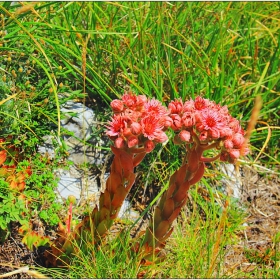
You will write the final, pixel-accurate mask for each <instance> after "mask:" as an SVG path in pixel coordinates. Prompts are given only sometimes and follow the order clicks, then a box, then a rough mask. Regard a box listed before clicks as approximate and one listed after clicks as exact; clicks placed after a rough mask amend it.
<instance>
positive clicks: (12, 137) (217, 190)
mask: <svg viewBox="0 0 280 280" xmlns="http://www.w3.org/2000/svg"><path fill="white" fill-rule="evenodd" d="M279 14H280V6H279V3H277V2H271V3H268V2H265V3H262V2H238V3H235V2H225V3H223V2H202V3H201V2H36V3H29V2H3V3H1V4H0V16H1V18H0V23H1V34H0V36H1V39H0V51H1V59H0V72H1V81H0V85H1V86H0V102H1V103H0V120H1V123H0V132H1V135H0V137H1V143H0V144H1V146H0V148H1V150H0V163H1V182H0V183H1V193H0V195H1V197H0V201H1V209H0V211H1V218H0V228H1V243H2V245H1V253H0V256H3V255H4V254H3V253H2V252H4V250H5V249H4V248H5V246H4V245H5V244H8V243H7V242H9V240H10V239H9V238H11V237H12V234H13V229H14V228H13V226H14V222H18V223H19V227H20V229H19V232H20V234H21V236H20V237H19V240H21V241H23V243H25V246H27V247H28V248H29V249H33V250H35V251H36V250H38V248H42V246H41V245H47V246H49V245H51V243H52V240H50V239H53V238H57V236H55V234H54V235H53V236H51V234H50V232H56V229H57V226H58V225H60V226H59V228H60V233H63V232H64V233H65V228H67V229H68V233H69V226H70V221H71V215H72V214H71V211H72V210H71V208H72V207H73V209H74V210H75V203H72V202H71V200H70V201H65V202H64V203H58V202H57V201H56V195H55V189H56V187H57V178H55V177H54V176H53V170H54V169H55V168H58V167H59V166H64V167H65V166H67V165H68V164H69V163H68V162H67V147H66V146H65V143H64V140H63V139H64V138H63V136H65V135H67V134H69V132H67V131H65V130H64V129H63V128H62V127H61V124H60V121H61V120H62V119H63V117H64V116H63V114H62V112H61V111H60V107H61V105H63V104H64V103H65V102H66V101H69V100H72V101H75V102H82V103H83V104H86V105H87V106H90V107H92V108H93V110H95V112H96V114H97V117H98V120H99V122H100V124H101V125H100V129H99V128H98V129H95V130H93V132H92V133H93V134H92V136H91V137H101V136H102V135H105V132H106V127H105V125H106V123H107V125H108V121H109V120H110V117H111V109H110V104H114V103H111V102H112V101H113V100H121V98H122V96H123V94H124V92H129V91H132V92H133V93H135V94H136V96H146V97H147V98H148V99H150V100H152V99H153V98H155V99H156V100H158V101H159V102H160V103H161V104H162V105H165V106H167V107H168V104H173V103H172V102H174V100H179V98H181V99H182V101H183V102H185V101H187V100H190V99H191V98H192V100H195V99H196V98H197V97H198V96H201V97H203V98H204V99H203V100H206V99H207V100H211V102H212V101H213V102H215V103H217V104H221V106H224V105H226V106H227V107H228V109H229V111H230V114H231V115H232V116H234V118H236V119H238V120H240V122H241V127H243V128H245V129H248V128H249V127H248V124H249V120H250V118H251V120H252V114H253V115H254V111H253V110H254V108H255V110H256V107H255V100H256V97H257V96H259V97H260V100H261V102H262V107H261V110H260V112H259V113H258V114H256V115H255V117H253V119H255V121H257V122H256V126H255V128H254V127H253V128H252V131H251V135H250V136H251V137H250V150H251V152H250V154H248V155H246V156H245V157H243V158H242V159H240V160H238V161H237V166H238V168H239V170H240V172H241V174H242V173H243V174H245V173H246V172H248V171H246V170H247V169H246V168H251V171H252V170H254V171H255V172H256V174H257V176H258V178H259V179H258V181H260V182H261V181H263V180H268V183H267V184H266V185H269V186H271V189H270V188H268V190H267V192H266V194H267V195H266V196H265V197H267V196H269V197H270V198H269V199H270V200H268V201H269V203H271V205H267V207H268V208H267V209H270V210H271V211H272V209H273V211H272V212H271V211H268V210H267V209H265V210H260V206H258V207H257V206H256V205H259V204H258V203H259V202H258V199H264V195H263V196H262V197H258V193H255V194H253V193H252V186H251V185H250V186H249V185H248V194H247V193H245V192H244V193H243V194H242V196H241V197H239V198H233V197H232V194H231V191H230V190H229V187H226V188H225V184H224V183H223V178H225V177H226V175H225V174H224V173H222V172H221V169H220V167H221V166H223V165H222V163H221V162H215V163H209V164H208V165H207V167H208V168H207V169H206V170H205V173H204V178H203V179H202V180H201V181H200V182H199V183H197V184H196V185H195V186H194V187H192V188H191V189H190V192H189V195H188V200H187V202H186V205H185V206H184V207H182V208H183V210H184V211H182V212H181V214H180V215H179V217H178V218H177V219H176V221H175V225H174V230H173V232H172V234H171V231H170V232H169V233H170V234H171V235H170V237H169V238H168V239H167V240H168V241H167V243H166V246H165V248H164V250H163V255H164V258H162V259H161V262H155V261H154V260H155V259H153V257H154V254H152V258H151V259H146V261H145V262H144V261H142V260H141V259H140V261H139V258H137V256H135V255H129V251H130V249H129V248H131V233H132V229H133V228H134V227H135V224H134V223H133V222H131V221H123V220H118V219H117V220H116V222H117V226H116V227H117V232H118V234H113V233H112V230H111V231H110V234H109V235H108V236H107V237H106V239H105V240H106V242H105V241H104V243H102V245H103V246H101V247H99V250H97V249H96V247H95V246H94V244H91V242H90V239H88V241H87V242H85V244H86V245H85V246H81V245H80V243H79V241H78V242H76V244H75V242H74V241H73V243H72V245H71V246H72V248H74V249H75V250H74V251H75V254H74V256H73V257H71V261H70V262H69V263H68V268H67V269H65V268H44V267H38V266H34V267H32V269H34V270H35V271H37V273H39V272H40V273H42V274H44V275H48V276H51V277H54V278H65V277H66V278H81V277H85V276H86V277H88V278H101V277H102V278H111V277H114V278H119V277H123V278H125V277H130V278H135V277H146V278H150V277H153V278H155V277H175V278H181V277H193V278H201V277H202V278H206V277H207V278H208V277H219V278H220V277H247V278H258V277H274V278H278V277H279V221H278V222H277V218H278V220H279V215H278V214H277V211H276V210H274V209H277V203H279V180H278V179H277V177H278V175H279V103H280V102H279V77H280V72H279V57H280V50H279V49H280V48H279V39H280V38H279V36H280V35H279V21H280V16H279ZM178 102H179V101H178ZM176 104H177V105H176V106H177V107H178V103H176ZM257 104H260V103H257ZM118 105H120V104H118V103H116V102H115V105H113V106H112V107H113V108H115V109H114V110H115V111H116V110H117V111H118V110H120V107H118ZM176 106H175V107H176ZM259 107H260V106H259ZM172 108H173V106H171V108H170V109H172ZM174 110H175V109H174ZM120 111H121V110H120ZM257 119H258V120H257ZM111 125H112V124H111ZM134 130H137V126H136V125H135V127H134ZM249 130H250V129H249ZM175 132H176V130H175ZM175 132H172V131H170V132H169V133H168V138H169V139H173V138H174V133H175ZM186 132H188V131H186V130H185V131H184V133H181V138H178V137H177V140H178V141H182V140H184V141H186V140H187V139H189V136H190V135H189V134H188V133H186ZM50 134H51V135H53V139H54V141H53V142H54V143H53V144H54V146H55V151H56V153H55V158H54V159H50V158H49V157H48V155H40V154H38V145H39V144H41V143H43V142H44V136H46V135H50ZM136 134H137V133H136ZM109 136H110V137H114V135H109ZM212 137H213V135H212ZM162 139H163V138H162ZM79 140H80V141H81V143H84V144H88V143H87V140H88V139H79ZM113 140H115V139H113ZM132 140H133V141H132ZM150 140H151V139H150ZM164 140H166V138H164ZM135 141H137V139H136V138H133V139H131V142H129V143H130V144H129V145H130V148H132V147H133V145H134V144H135V143H136V142H135ZM138 141H139V140H138ZM178 141H177V142H178ZM159 142H160V141H159ZM111 144H112V143H111ZM115 145H116V146H117V145H119V146H117V147H118V148H121V147H122V145H123V143H122V141H121V140H118V141H117V143H116V142H115ZM227 145H229V146H228V147H230V145H231V144H230V143H228V144H227ZM149 147H152V144H151V143H150V146H149ZM102 148H103V149H104V150H110V144H108V145H107V146H104V147H102ZM152 148H153V147H152ZM151 150H152V151H150V153H149V156H148V157H147V156H146V157H145V158H144V159H143V157H144V154H142V155H139V158H137V161H139V162H137V164H138V163H140V161H141V163H140V164H139V165H138V166H137V167H136V170H135V171H136V172H137V176H136V177H135V178H133V180H132V178H131V177H129V178H128V182H130V184H131V183H132V181H134V180H135V183H134V185H133V186H131V190H130V193H129V195H128V196H129V198H130V199H131V203H132V204H133V206H134V207H135V208H137V209H138V210H139V211H140V216H142V217H143V218H147V221H146V222H148V220H149V219H150V215H152V214H153V211H154V209H155V205H156V204H158V203H159V201H160V197H161V196H162V195H163V193H164V191H165V190H166V189H167V188H168V181H169V178H170V176H171V175H172V174H173V173H174V172H175V171H176V170H180V169H179V168H180V167H181V163H182V159H183V156H184V154H183V153H184V150H185V148H183V147H182V146H181V145H174V143H173V142H172V141H171V140H170V141H168V142H166V143H165V144H164V145H157V146H156V147H155V148H154V149H151ZM113 152H114V154H115V156H116V155H117V154H118V152H116V151H114V150H113ZM215 155H216V154H213V153H209V154H208V155H207V156H208V157H213V156H215ZM142 156H143V157H142ZM236 157H237V156H236ZM135 165H136V164H135ZM109 167H110V165H108V169H109ZM84 168H88V166H85V167H84ZM252 172H253V171H252ZM246 174H248V173H246ZM254 176H255V175H254ZM115 177H116V176H115ZM115 177H114V178H115ZM115 179H116V178H115ZM176 180H178V179H176ZM240 180H244V179H240ZM252 180H253V179H252ZM258 181H255V184H258ZM243 183H244V181H243ZM245 185H246V184H245V183H244V186H245ZM126 186H127V185H126ZM246 186H247V185H246ZM273 186H275V188H273ZM259 192H261V191H260V190H259ZM104 196H105V197H106V195H104ZM107 196H108V195H107ZM256 197H257V199H256ZM165 203H166V202H165ZM168 203H169V204H172V202H170V201H169V202H168ZM274 203H275V208H274V206H273V207H272V205H274ZM70 204H71V207H70ZM105 204H106V203H105ZM163 204H164V203H163ZM263 204H264V205H265V204H267V202H266V203H263ZM159 205H162V204H159ZM115 206H116V207H117V208H118V207H119V206H120V205H119V204H118V205H115ZM169 206H170V205H169ZM156 209H157V208H156ZM168 209H169V208H168ZM83 210H84V209H83ZM91 210H92V209H91ZM91 210H90V209H88V211H87V213H90V211H91ZM68 211H69V213H70V214H69V215H68ZM104 211H105V210H104ZM157 211H158V210H157ZM161 211H165V214H166V215H167V214H168V213H166V211H167V210H163V209H161ZM267 211H268V212H269V213H271V214H268V212H267ZM260 212H261V213H260ZM178 214H179V213H178ZM95 215H96V214H95ZM102 215H103V216H106V215H105V214H104V213H103V214H102ZM258 215H260V216H258ZM270 215H272V216H270ZM84 216H86V213H85V212H84V211H80V213H76V212H75V213H73V219H74V220H75V222H77V223H79V222H81V220H83V217H84ZM257 217H258V218H257ZM260 217H261V218H260ZM271 217H272V218H271ZM67 219H68V220H67ZM267 219H270V220H275V223H274V224H273V227H271V228H270V229H269V230H268V228H266V229H263V228H262V227H261V226H258V224H264V223H265V220H267ZM95 220H96V219H95ZM67 223H68V224H67ZM144 224H145V223H144ZM38 225H40V226H38ZM61 225H68V227H64V228H62V227H61ZM109 226H111V221H110V225H108V224H107V226H106V227H105V229H106V228H108V227H109ZM165 226H167V225H165ZM113 227H114V226H113ZM161 227H163V224H162V225H161ZM88 228H89V232H88V234H87V236H83V238H82V239H85V240H83V241H86V240H87V238H88V235H89V236H92V234H93V232H91V231H92V226H91V225H88ZM42 229H43V230H42ZM73 229H74V226H72V229H71V228H70V231H71V230H72V231H73ZM144 229H145V227H144ZM161 230H162V229H161ZM161 230H160V232H161ZM168 230H170V228H169V225H168ZM265 230H268V231H269V234H268V235H267V236H268V237H267V236H266V238H265V241H266V243H265V246H264V245H262V244H264V243H261V242H259V243H258V242H255V240H254V239H253V240H251V241H252V242H253V243H254V244H255V247H251V245H250V244H251V243H250V242H248V241H250V236H254V237H255V238H262V235H261V234H260V233H263V234H264V233H265ZM256 231H259V235H254V234H255V232H256ZM140 232H141V230H140ZM148 235H149V234H148V233H147V234H146V237H145V238H146V239H149V240H153V238H152V237H151V238H150V237H148ZM163 235H165V234H163ZM50 236H51V238H49V237H50ZM159 238H160V237H159ZM248 239H249V240H248ZM3 244H4V245H3ZM71 246H70V247H71ZM37 247H38V248H37ZM100 248H101V250H100ZM237 248H238V249H237ZM71 250H72V251H73V249H71ZM116 252H117V253H116ZM232 252H235V253H236V252H238V254H237V253H236V255H239V256H242V258H241V257H240V259H235V260H233V259H232V260H231V259H230V256H232ZM241 259H242V260H241ZM3 260H5V258H4V259H3ZM8 262H9V261H6V262H5V261H2V259H1V266H2V267H3V270H2V271H3V272H7V271H12V270H13V269H14V270H15V269H17V268H18V267H17V266H23V265H24V262H23V263H18V264H15V265H14V266H12V268H9V269H7V263H8ZM174 264H178V265H177V266H176V269H175V267H174ZM245 264H246V265H245ZM33 265H35V264H33ZM81 268H83V269H82V270H81ZM5 269H6V270H5ZM33 273H34V271H33ZM31 274H32V273H31ZM31 274H30V275H31ZM15 275H20V276H21V277H24V276H26V275H28V274H26V272H25V273H21V274H14V276H15ZM38 275H39V276H40V277H42V275H41V274H38ZM38 275H37V276H38ZM12 276H13V275H11V277H12ZM31 276H32V275H31ZM33 276H34V275H33ZM35 277H36V275H35Z"/></svg>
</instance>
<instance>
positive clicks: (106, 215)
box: [100, 207, 110, 221]
mask: <svg viewBox="0 0 280 280" xmlns="http://www.w3.org/2000/svg"><path fill="white" fill-rule="evenodd" d="M109 217H110V211H109V209H108V208H106V207H102V208H101V209H100V221H104V220H107V219H109Z"/></svg>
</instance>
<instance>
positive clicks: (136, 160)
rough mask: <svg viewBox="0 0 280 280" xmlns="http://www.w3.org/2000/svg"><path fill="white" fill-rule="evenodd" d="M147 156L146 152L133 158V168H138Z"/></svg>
mask: <svg viewBox="0 0 280 280" xmlns="http://www.w3.org/2000/svg"><path fill="white" fill-rule="evenodd" d="M145 155H146V152H143V153H140V154H137V155H136V156H135V157H134V158H133V166H134V167H136V166H137V165H138V164H140V163H141V161H142V160H143V159H144V157H145Z"/></svg>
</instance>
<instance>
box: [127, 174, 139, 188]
mask: <svg viewBox="0 0 280 280" xmlns="http://www.w3.org/2000/svg"><path fill="white" fill-rule="evenodd" d="M135 178H136V174H135V173H130V175H129V177H128V178H127V180H128V182H127V184H126V186H125V188H126V191H127V192H129V191H130V189H131V187H132V186H133V184H134V182H135Z"/></svg>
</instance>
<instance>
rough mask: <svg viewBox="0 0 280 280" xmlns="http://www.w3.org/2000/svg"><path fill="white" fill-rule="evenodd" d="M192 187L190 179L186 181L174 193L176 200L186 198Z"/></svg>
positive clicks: (179, 200)
mask: <svg viewBox="0 0 280 280" xmlns="http://www.w3.org/2000/svg"><path fill="white" fill-rule="evenodd" d="M189 188H190V183H189V182H188V181H186V182H184V183H183V184H182V185H181V186H180V187H179V189H178V191H177V192H176V194H175V195H174V197H173V198H174V200H175V201H176V202H177V203H178V202H181V201H182V200H183V199H185V197H186V195H187V192H188V190H189Z"/></svg>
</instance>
